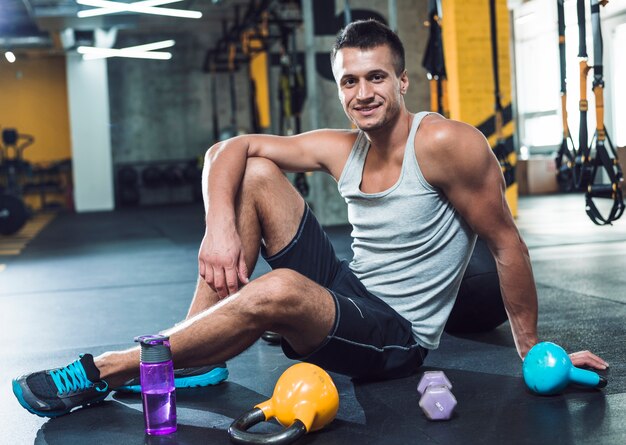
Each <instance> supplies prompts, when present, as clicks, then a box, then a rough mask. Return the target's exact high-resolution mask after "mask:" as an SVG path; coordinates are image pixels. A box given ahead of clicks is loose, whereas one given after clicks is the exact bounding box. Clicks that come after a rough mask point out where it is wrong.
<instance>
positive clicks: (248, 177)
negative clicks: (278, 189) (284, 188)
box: [243, 158, 284, 187]
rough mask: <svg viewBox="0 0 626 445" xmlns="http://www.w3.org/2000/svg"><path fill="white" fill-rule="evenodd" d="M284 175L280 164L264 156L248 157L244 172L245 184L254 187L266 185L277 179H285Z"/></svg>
mask: <svg viewBox="0 0 626 445" xmlns="http://www.w3.org/2000/svg"><path fill="white" fill-rule="evenodd" d="M283 178H284V175H283V173H282V171H281V170H280V169H279V168H278V166H277V165H276V164H275V163H274V162H272V161H270V160H269V159H264V158H248V160H247V162H246V170H245V172H244V177H243V184H244V185H246V184H248V185H251V186H252V187H265V186H267V185H268V183H271V182H273V181H274V180H276V179H283Z"/></svg>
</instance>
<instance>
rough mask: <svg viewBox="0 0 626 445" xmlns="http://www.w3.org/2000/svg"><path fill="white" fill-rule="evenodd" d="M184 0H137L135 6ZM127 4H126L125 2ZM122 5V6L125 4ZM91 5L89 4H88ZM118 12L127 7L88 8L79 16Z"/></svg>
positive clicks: (156, 4) (166, 3) (159, 4)
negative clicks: (138, 0)
mask: <svg viewBox="0 0 626 445" xmlns="http://www.w3.org/2000/svg"><path fill="white" fill-rule="evenodd" d="M182 1H183V0H143V1H140V2H135V3H134V5H135V6H144V7H145V6H161V5H168V4H170V3H177V2H182ZM77 3H79V4H84V3H82V2H81V1H79V0H77ZM124 5H126V4H124ZM124 5H122V6H124ZM88 6H89V5H88ZM117 12H128V10H127V9H122V8H119V9H112V8H97V9H88V10H85V11H80V12H79V13H78V17H81V18H82V17H95V16H98V15H104V14H115V13H117Z"/></svg>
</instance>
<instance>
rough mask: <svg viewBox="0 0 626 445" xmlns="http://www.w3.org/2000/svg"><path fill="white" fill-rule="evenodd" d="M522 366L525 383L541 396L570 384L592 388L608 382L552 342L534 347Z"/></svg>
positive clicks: (555, 392) (560, 389) (550, 393)
mask: <svg viewBox="0 0 626 445" xmlns="http://www.w3.org/2000/svg"><path fill="white" fill-rule="evenodd" d="M522 369H523V373H524V381H525V382H526V386H528V388H529V389H530V390H531V391H533V392H535V393H537V394H541V395H552V394H558V393H559V392H561V391H562V390H563V389H565V387H566V386H567V385H569V384H570V383H575V384H577V385H582V386H587V387H590V388H604V387H605V386H606V384H607V381H606V379H605V378H603V377H600V376H599V375H598V374H597V373H595V372H593V371H587V370H585V369H581V368H577V367H575V366H574V365H573V364H572V360H571V359H570V358H569V355H567V352H565V350H564V349H563V348H561V347H560V346H559V345H557V344H554V343H551V342H542V343H537V344H536V345H535V346H533V347H532V348H531V350H530V351H528V354H527V355H526V357H525V358H524V365H523V367H522Z"/></svg>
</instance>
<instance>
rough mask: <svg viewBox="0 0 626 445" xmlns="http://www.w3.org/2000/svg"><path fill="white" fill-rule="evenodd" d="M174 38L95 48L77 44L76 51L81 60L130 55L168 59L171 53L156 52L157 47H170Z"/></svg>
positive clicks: (139, 57)
mask: <svg viewBox="0 0 626 445" xmlns="http://www.w3.org/2000/svg"><path fill="white" fill-rule="evenodd" d="M175 43H176V42H175V41H174V40H163V41H162V42H154V43H147V44H145V45H137V46H129V47H127V48H121V49H114V48H95V47H93V46H79V47H78V48H76V51H77V52H78V53H79V54H82V55H83V60H94V59H106V58H108V57H130V58H135V59H157V60H169V59H171V58H172V53H169V52H156V51H155V50H157V49H164V48H170V47H172V46H174V44H175Z"/></svg>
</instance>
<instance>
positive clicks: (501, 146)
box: [489, 0, 517, 188]
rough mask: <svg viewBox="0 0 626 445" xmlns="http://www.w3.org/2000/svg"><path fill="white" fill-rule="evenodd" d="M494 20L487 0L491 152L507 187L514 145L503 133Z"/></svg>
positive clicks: (511, 175) (511, 177) (511, 180)
mask: <svg viewBox="0 0 626 445" xmlns="http://www.w3.org/2000/svg"><path fill="white" fill-rule="evenodd" d="M496 22H497V20H496V0H489V23H490V27H491V64H492V66H493V82H494V120H495V134H496V143H495V146H493V147H492V148H493V152H494V154H495V155H496V157H497V158H498V162H500V168H501V169H502V174H503V175H504V180H505V182H506V186H507V188H508V187H510V186H511V185H512V184H513V183H515V163H516V162H517V159H516V157H515V156H516V155H515V147H513V137H508V138H507V137H505V136H504V133H503V120H504V117H503V115H504V107H503V106H502V95H501V92H500V70H499V69H498V28H497V23H496Z"/></svg>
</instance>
